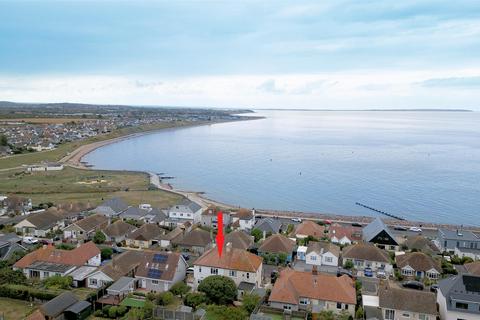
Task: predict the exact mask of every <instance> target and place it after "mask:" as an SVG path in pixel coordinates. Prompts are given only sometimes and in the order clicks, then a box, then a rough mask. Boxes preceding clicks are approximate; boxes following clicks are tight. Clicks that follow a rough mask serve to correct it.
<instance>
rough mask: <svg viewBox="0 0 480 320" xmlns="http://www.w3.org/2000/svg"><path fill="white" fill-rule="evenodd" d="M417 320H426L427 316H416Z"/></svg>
mask: <svg viewBox="0 0 480 320" xmlns="http://www.w3.org/2000/svg"><path fill="white" fill-rule="evenodd" d="M418 320H428V316H427V315H426V314H422V313H420V314H419V315H418Z"/></svg>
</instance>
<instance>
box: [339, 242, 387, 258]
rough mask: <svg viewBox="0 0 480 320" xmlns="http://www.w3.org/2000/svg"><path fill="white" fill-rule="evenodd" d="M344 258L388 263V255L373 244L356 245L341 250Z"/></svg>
mask: <svg viewBox="0 0 480 320" xmlns="http://www.w3.org/2000/svg"><path fill="white" fill-rule="evenodd" d="M342 256H343V257H344V258H350V259H358V260H368V261H375V262H384V263H390V259H389V256H388V254H387V253H386V252H385V251H384V250H382V249H379V248H377V247H375V246H374V245H373V244H367V243H357V244H354V245H352V246H348V247H346V248H344V249H343V252H342Z"/></svg>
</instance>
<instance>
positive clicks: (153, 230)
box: [127, 223, 165, 241]
mask: <svg viewBox="0 0 480 320" xmlns="http://www.w3.org/2000/svg"><path fill="white" fill-rule="evenodd" d="M164 233H165V231H164V230H163V229H162V228H160V227H158V226H157V225H155V224H151V223H145V224H144V225H142V226H141V227H140V228H138V229H137V230H135V231H133V232H132V233H130V234H129V235H128V236H127V238H128V239H133V240H142V241H148V240H153V239H157V238H159V237H160V236H161V235H163V234H164Z"/></svg>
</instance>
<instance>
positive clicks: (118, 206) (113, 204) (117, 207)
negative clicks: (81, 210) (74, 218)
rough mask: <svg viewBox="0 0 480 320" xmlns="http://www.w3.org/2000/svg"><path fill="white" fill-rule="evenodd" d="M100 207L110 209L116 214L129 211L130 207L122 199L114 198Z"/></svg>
mask: <svg viewBox="0 0 480 320" xmlns="http://www.w3.org/2000/svg"><path fill="white" fill-rule="evenodd" d="M99 207H109V208H111V209H112V210H113V211H114V212H116V213H119V212H122V211H125V210H127V208H128V205H127V204H126V203H125V202H124V201H123V200H122V199H120V198H112V199H108V200H106V201H105V202H103V203H102V204H101V205H100V206H99Z"/></svg>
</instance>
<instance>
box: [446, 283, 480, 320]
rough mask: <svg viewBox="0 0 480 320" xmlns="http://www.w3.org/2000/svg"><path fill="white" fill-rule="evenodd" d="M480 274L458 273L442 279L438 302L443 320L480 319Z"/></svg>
mask: <svg viewBox="0 0 480 320" xmlns="http://www.w3.org/2000/svg"><path fill="white" fill-rule="evenodd" d="M478 283H480V276H474V275H467V274H464V275H458V276H454V277H450V278H447V279H443V280H440V281H439V283H438V290H437V304H438V310H439V313H440V319H442V320H458V319H465V320H478V319H480V309H479V305H480V288H479V286H478Z"/></svg>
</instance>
